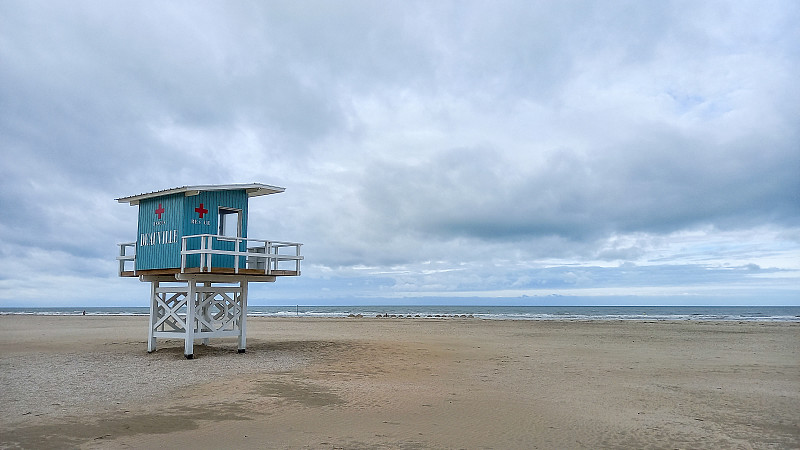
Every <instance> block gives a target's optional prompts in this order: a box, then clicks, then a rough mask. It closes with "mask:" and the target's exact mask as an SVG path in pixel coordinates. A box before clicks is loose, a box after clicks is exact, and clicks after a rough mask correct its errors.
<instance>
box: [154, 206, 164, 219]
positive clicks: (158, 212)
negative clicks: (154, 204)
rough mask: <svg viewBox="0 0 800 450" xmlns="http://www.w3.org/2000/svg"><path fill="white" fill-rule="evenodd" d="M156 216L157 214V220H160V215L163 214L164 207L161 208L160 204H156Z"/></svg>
mask: <svg viewBox="0 0 800 450" xmlns="http://www.w3.org/2000/svg"><path fill="white" fill-rule="evenodd" d="M156 214H158V218H159V219H161V215H162V214H164V207H163V206H161V203H159V204H158V209H156Z"/></svg>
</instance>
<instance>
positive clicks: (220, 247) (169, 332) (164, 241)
mask: <svg viewBox="0 0 800 450" xmlns="http://www.w3.org/2000/svg"><path fill="white" fill-rule="evenodd" d="M283 191H284V188H282V187H277V186H269V185H266V184H260V183H253V184H228V185H204V186H183V187H178V188H174V189H166V190H163V191H156V192H150V193H147V194H139V195H133V196H130V197H123V198H118V199H116V200H117V201H118V202H120V203H129V204H130V205H131V206H135V205H138V206H139V226H138V238H137V239H136V242H125V243H122V244H119V256H117V260H118V261H119V276H121V277H138V278H139V281H142V282H149V283H150V324H149V329H148V341H147V351H148V352H153V351H155V350H156V339H157V338H172V339H183V340H184V342H185V345H184V355H185V356H186V358H188V359H192V358H193V356H194V341H195V339H202V342H203V344H207V343H208V339H209V338H220V337H237V338H238V339H239V353H244V351H245V347H246V341H247V338H246V331H247V284H248V283H249V282H274V281H275V280H276V278H277V277H283V276H298V275H300V261H302V260H303V257H302V256H301V255H300V246H301V245H302V244H299V243H296V242H279V241H271V240H265V239H253V238H249V237H247V211H248V201H249V199H250V198H251V197H258V196H261V195H268V194H277V193H281V192H283ZM131 251H133V253H131Z"/></svg>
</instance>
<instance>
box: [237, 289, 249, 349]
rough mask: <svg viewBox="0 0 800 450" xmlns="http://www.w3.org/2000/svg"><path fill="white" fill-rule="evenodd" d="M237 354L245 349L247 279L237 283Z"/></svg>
mask: <svg viewBox="0 0 800 450" xmlns="http://www.w3.org/2000/svg"><path fill="white" fill-rule="evenodd" d="M239 304H240V305H241V306H240V308H239V314H240V316H239V350H238V351H239V353H244V352H245V348H246V347H247V279H244V280H242V281H240V282H239Z"/></svg>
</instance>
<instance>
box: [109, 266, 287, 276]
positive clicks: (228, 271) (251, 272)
mask: <svg viewBox="0 0 800 450" xmlns="http://www.w3.org/2000/svg"><path fill="white" fill-rule="evenodd" d="M177 273H181V269H179V268H174V269H152V270H139V271H137V272H134V271H132V270H128V271H125V272H122V273H120V275H119V276H121V277H138V276H139V275H175V274H177ZM183 273H205V274H208V273H211V274H220V275H235V272H234V270H233V269H232V268H229V267H213V268H212V269H211V272H207V271H206V272H201V271H200V269H199V268H197V267H195V268H188V269H186V270H185V271H184V272H183ZM239 275H247V276H249V277H258V276H262V277H296V276H298V275H299V273H298V272H297V271H294V270H273V271H272V272H270V273H269V274H265V273H264V271H263V270H260V269H239Z"/></svg>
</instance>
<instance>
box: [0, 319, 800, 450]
mask: <svg viewBox="0 0 800 450" xmlns="http://www.w3.org/2000/svg"><path fill="white" fill-rule="evenodd" d="M146 330H147V318H145V317H96V316H86V317H44V316H0V389H2V391H0V415H1V416H2V420H1V421H0V447H2V448H15V447H23V448H65V447H66V448H70V447H79V448H183V447H191V448H392V449H394V448H497V449H505V448H669V449H673V448H798V447H800V324H798V323H735V322H706V323H702V322H606V321H602V322H561V321H553V322H550V321H486V320H479V319H377V318H361V319H265V318H250V319H249V320H248V349H247V350H248V351H247V353H245V354H237V353H236V343H235V340H216V341H214V340H212V341H211V345H210V346H208V347H204V346H201V345H196V346H195V356H196V359H194V360H191V361H190V360H186V359H184V358H183V356H182V353H183V343H182V341H163V340H160V341H159V350H158V351H157V352H155V353H153V354H147V352H146V340H145V335H146Z"/></svg>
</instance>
